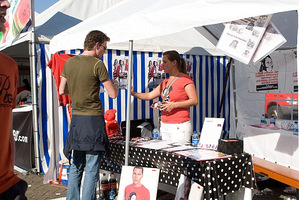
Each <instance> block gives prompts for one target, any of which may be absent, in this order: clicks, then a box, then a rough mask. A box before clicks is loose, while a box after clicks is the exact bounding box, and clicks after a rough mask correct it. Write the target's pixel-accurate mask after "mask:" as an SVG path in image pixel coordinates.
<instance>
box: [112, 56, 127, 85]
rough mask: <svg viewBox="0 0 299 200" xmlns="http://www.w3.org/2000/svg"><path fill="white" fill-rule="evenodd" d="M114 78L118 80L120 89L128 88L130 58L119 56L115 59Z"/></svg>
mask: <svg viewBox="0 0 299 200" xmlns="http://www.w3.org/2000/svg"><path fill="white" fill-rule="evenodd" d="M112 68H113V79H114V80H117V81H118V84H119V88H120V89H126V88H127V85H128V81H127V74H128V68H129V64H128V58H127V57H121V56H117V57H116V58H115V59H114V60H113V66H112Z"/></svg>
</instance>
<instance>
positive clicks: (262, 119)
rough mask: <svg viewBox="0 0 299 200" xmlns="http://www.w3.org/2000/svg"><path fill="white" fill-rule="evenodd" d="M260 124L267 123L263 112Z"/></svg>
mask: <svg viewBox="0 0 299 200" xmlns="http://www.w3.org/2000/svg"><path fill="white" fill-rule="evenodd" d="M261 124H267V121H266V118H265V114H262V117H261Z"/></svg>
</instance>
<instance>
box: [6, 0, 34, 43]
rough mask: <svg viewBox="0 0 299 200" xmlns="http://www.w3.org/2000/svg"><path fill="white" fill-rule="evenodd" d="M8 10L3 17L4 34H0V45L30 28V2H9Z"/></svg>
mask: <svg viewBox="0 0 299 200" xmlns="http://www.w3.org/2000/svg"><path fill="white" fill-rule="evenodd" d="M9 3H10V8H9V9H8V10H7V15H6V17H5V19H6V22H5V24H4V25H5V28H6V31H5V33H2V32H0V44H2V43H5V42H7V41H12V40H13V39H15V38H16V37H17V36H18V35H19V34H20V33H22V32H26V31H28V29H29V28H30V26H31V19H30V18H31V4H30V0H14V1H12V0H11V1H9Z"/></svg>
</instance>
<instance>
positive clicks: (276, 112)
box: [267, 105, 283, 119]
mask: <svg viewBox="0 0 299 200" xmlns="http://www.w3.org/2000/svg"><path fill="white" fill-rule="evenodd" d="M272 114H274V117H275V118H276V119H282V118H283V113H282V109H281V107H280V106H278V109H277V106H276V105H273V106H270V107H269V108H268V110H267V116H268V118H271V116H272Z"/></svg>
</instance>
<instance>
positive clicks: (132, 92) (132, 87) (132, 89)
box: [131, 86, 135, 96]
mask: <svg viewBox="0 0 299 200" xmlns="http://www.w3.org/2000/svg"><path fill="white" fill-rule="evenodd" d="M131 95H132V96H134V95H135V92H134V86H131Z"/></svg>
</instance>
